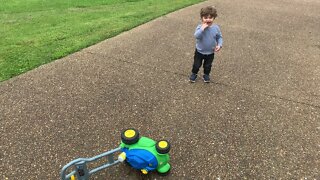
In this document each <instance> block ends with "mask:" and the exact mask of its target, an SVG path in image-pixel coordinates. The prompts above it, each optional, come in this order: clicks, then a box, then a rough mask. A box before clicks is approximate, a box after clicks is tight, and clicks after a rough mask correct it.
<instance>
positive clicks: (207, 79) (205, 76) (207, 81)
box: [203, 74, 210, 83]
mask: <svg viewBox="0 0 320 180" xmlns="http://www.w3.org/2000/svg"><path fill="white" fill-rule="evenodd" d="M203 82H205V83H209V82H210V77H209V75H207V74H204V75H203Z"/></svg>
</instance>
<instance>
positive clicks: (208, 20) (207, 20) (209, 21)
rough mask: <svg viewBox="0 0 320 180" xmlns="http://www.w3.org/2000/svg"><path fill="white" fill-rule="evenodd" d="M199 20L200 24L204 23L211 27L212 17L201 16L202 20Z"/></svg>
mask: <svg viewBox="0 0 320 180" xmlns="http://www.w3.org/2000/svg"><path fill="white" fill-rule="evenodd" d="M201 20H202V23H206V24H208V25H209V26H211V25H212V23H213V17H212V16H210V15H209V16H203V17H202V18H201Z"/></svg>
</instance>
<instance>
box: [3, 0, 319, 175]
mask: <svg viewBox="0 0 320 180" xmlns="http://www.w3.org/2000/svg"><path fill="white" fill-rule="evenodd" d="M206 5H214V6H216V8H217V9H218V13H219V17H218V19H217V20H216V23H217V24H219V25H220V26H221V29H222V33H223V36H224V42H225V43H224V47H223V49H222V50H221V52H220V53H218V54H217V55H216V58H215V62H214V66H213V70H212V74H211V75H212V76H211V78H212V83H210V84H204V83H203V82H202V81H201V80H200V79H199V80H198V81H197V82H196V83H194V84H190V83H189V82H188V76H189V74H190V71H191V66H192V59H193V52H194V38H193V33H194V29H195V27H196V25H197V23H198V22H199V9H200V8H201V7H203V6H206ZM319 9H320V2H319V1H318V0H265V1H263V0H255V1H251V0H237V1H232V0H210V1H206V2H203V3H200V4H197V5H194V6H190V7H187V8H185V9H182V10H179V11H176V12H173V13H171V14H168V15H165V16H163V17H161V18H158V19H156V20H153V21H151V22H149V23H146V24H144V25H142V26H139V27H137V28H135V29H133V30H130V31H127V32H124V33H122V34H120V35H119V36H116V37H114V38H111V39H108V40H105V41H103V42H101V43H99V44H96V45H94V46H91V47H89V48H86V49H84V50H82V51H80V52H77V53H75V54H72V55H70V56H67V57H65V58H62V59H60V60H57V61H55V62H53V63H50V64H47V65H44V66H41V67H39V68H37V69H35V70H32V71H30V72H28V73H25V74H23V75H20V76H18V77H15V78H12V79H10V80H8V81H5V82H2V83H1V84H0V118H1V121H0V122H1V129H0V137H1V146H0V158H1V159H0V174H1V176H0V178H1V179H10V180H11V179H32V180H33V179H58V178H59V172H60V170H61V168H62V167H63V166H64V165H65V164H67V163H68V162H69V161H71V160H73V159H75V158H77V157H91V156H95V155H97V154H100V153H102V152H104V151H107V150H110V149H113V148H116V147H117V146H118V145H119V143H120V132H121V130H123V129H125V128H129V127H133V128H136V129H138V130H139V131H140V134H141V135H143V136H147V137H151V138H153V139H155V140H159V139H167V140H169V141H170V142H171V145H172V149H171V152H170V155H171V161H170V163H171V165H172V171H171V174H170V175H169V176H167V177H165V178H162V177H159V176H158V175H157V174H156V173H151V174H149V175H146V176H142V175H141V174H140V173H138V172H136V171H134V170H132V169H131V168H130V167H127V166H126V165H124V164H120V165H117V166H114V167H111V168H108V169H106V170H103V171H101V172H100V173H98V174H96V175H95V176H94V177H93V178H92V179H320V61H319V60H320V31H319V29H320V23H319V22H320V14H319Z"/></svg>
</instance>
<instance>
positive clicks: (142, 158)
mask: <svg viewBox="0 0 320 180" xmlns="http://www.w3.org/2000/svg"><path fill="white" fill-rule="evenodd" d="M169 151H170V144H169V142H168V141H166V140H160V141H157V142H156V141H154V140H152V139H150V138H147V137H140V135H139V132H138V131H137V130H135V129H132V128H131V129H126V130H124V131H123V132H122V133H121V143H120V146H119V147H118V148H116V149H113V150H110V151H107V152H104V153H102V154H99V155H97V156H94V157H92V158H78V159H75V160H73V161H71V162H69V163H68V164H67V165H65V166H64V167H63V168H62V170H61V174H60V175H61V179H62V180H88V179H89V177H90V175H92V174H94V173H96V172H98V171H100V170H103V169H105V168H108V167H110V166H113V165H116V164H118V163H120V162H126V164H128V165H129V166H131V167H132V168H134V169H137V170H139V171H141V172H142V173H143V174H148V173H149V172H152V171H157V172H158V173H159V174H160V175H163V176H165V175H167V174H168V173H169V172H170V169H171V166H170V164H169V160H170V157H169V154H168V153H169ZM116 153H118V159H117V160H115V159H114V155H115V154H116ZM119 153H120V154H119ZM102 158H107V162H106V163H104V164H102V165H101V166H98V167H96V168H94V169H91V170H90V169H89V168H88V166H87V164H88V163H92V162H95V161H97V160H100V159H102ZM67 172H70V173H68V174H67Z"/></svg>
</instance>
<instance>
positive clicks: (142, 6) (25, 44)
mask: <svg viewBox="0 0 320 180" xmlns="http://www.w3.org/2000/svg"><path fill="white" fill-rule="evenodd" d="M201 1H203V0H0V24H1V25H0V82H1V81H4V80H7V79H9V78H11V77H14V76H16V75H19V74H21V73H23V72H26V71H28V70H31V69H34V68H36V67H38V66H40V65H42V64H46V63H49V62H51V61H53V60H55V59H58V58H61V57H64V56H66V55H68V54H70V53H73V52H76V51H78V50H80V49H83V48H85V47H88V46H90V45H92V44H95V43H97V42H99V41H102V40H104V39H107V38H110V37H113V36H115V35H117V34H119V33H121V32H123V31H126V30H129V29H132V28H133V27H136V26H138V25H140V24H142V23H145V22H147V21H150V20H151V19H154V18H156V17H159V16H162V15H164V14H167V13H169V12H172V11H174V10H176V9H179V8H182V7H186V6H188V5H191V4H195V3H198V2H201Z"/></svg>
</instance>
